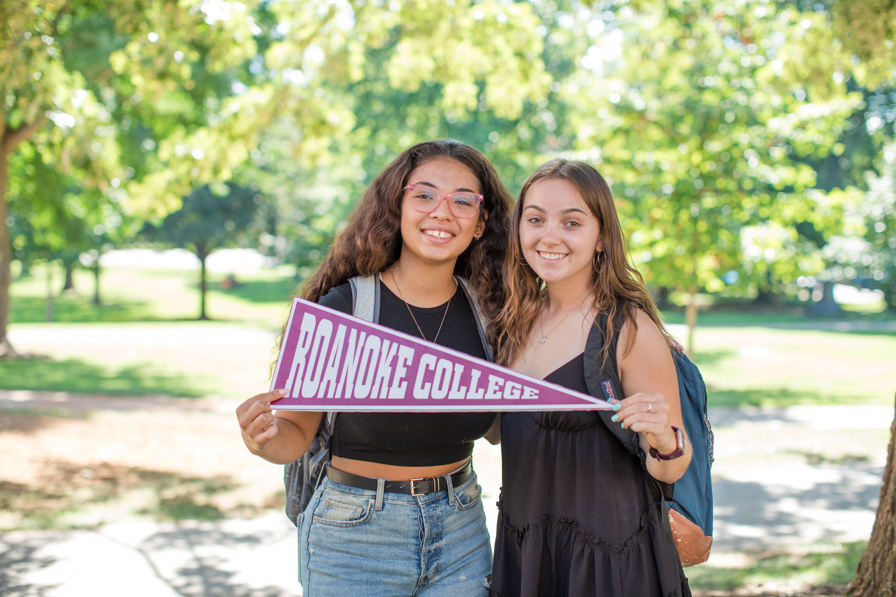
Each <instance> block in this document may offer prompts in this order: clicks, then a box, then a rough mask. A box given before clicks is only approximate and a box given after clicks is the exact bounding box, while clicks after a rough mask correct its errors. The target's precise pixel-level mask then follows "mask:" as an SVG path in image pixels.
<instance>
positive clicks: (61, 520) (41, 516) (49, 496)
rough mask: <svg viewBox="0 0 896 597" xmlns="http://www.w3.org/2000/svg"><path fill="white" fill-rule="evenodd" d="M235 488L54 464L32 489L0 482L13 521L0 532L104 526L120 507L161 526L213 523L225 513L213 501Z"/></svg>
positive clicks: (113, 467) (108, 467)
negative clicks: (174, 522)
mask: <svg viewBox="0 0 896 597" xmlns="http://www.w3.org/2000/svg"><path fill="white" fill-rule="evenodd" d="M237 487H238V484H237V482H236V481H235V480H234V479H232V478H231V477H230V476H216V477H195V476H188V475H182V474H178V473H175V472H171V471H157V470H149V469H141V468H131V467H127V466H124V465H120V464H110V463H107V462H101V463H98V464H94V465H91V466H90V467H83V466H74V465H72V464H71V463H66V462H56V463H48V464H47V468H46V469H45V470H44V472H43V474H42V475H41V477H40V480H39V482H37V483H35V484H33V485H23V484H20V483H13V482H10V481H0V510H4V511H8V512H11V513H14V514H15V517H16V518H17V519H18V520H17V521H6V520H5V521H4V522H5V523H6V524H5V525H4V526H7V525H9V523H10V522H12V524H11V525H10V526H12V527H13V528H17V529H52V528H56V529H58V528H78V527H94V526H97V525H100V524H103V523H106V522H110V521H109V520H105V519H104V517H105V516H108V515H109V513H110V512H115V511H116V510H118V509H120V508H121V507H128V508H129V509H130V508H133V510H132V511H133V512H134V513H136V514H140V515H143V516H148V517H150V518H153V519H156V520H161V521H170V520H217V519H221V518H224V517H225V516H226V513H225V512H224V511H222V510H221V508H220V507H219V506H218V505H216V504H215V498H216V497H218V496H221V495H222V494H225V493H227V492H230V491H233V490H234V489H236V488H237ZM122 504H126V506H122ZM112 516H115V514H112ZM7 530H10V529H7Z"/></svg>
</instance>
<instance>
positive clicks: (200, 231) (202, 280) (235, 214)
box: [144, 183, 264, 320]
mask: <svg viewBox="0 0 896 597" xmlns="http://www.w3.org/2000/svg"><path fill="white" fill-rule="evenodd" d="M222 186H223V187H224V188H222V189H220V191H222V194H221V195H217V194H216V193H214V192H213V191H212V189H211V188H210V187H209V185H205V186H202V187H200V188H199V189H197V190H195V191H193V192H192V193H190V194H189V195H187V196H186V197H184V199H183V202H182V204H181V207H180V209H178V210H177V211H175V212H172V213H170V214H168V216H166V217H165V219H164V220H163V221H162V223H161V225H160V226H158V227H155V226H147V227H146V228H145V229H144V236H145V238H146V239H147V240H150V241H156V242H161V243H163V244H166V245H170V246H172V247H178V248H185V249H188V250H190V251H192V252H193V254H194V255H196V257H197V258H198V259H199V268H200V269H199V319H202V320H205V319H209V316H208V313H207V310H206V294H207V291H208V281H207V276H206V259H208V256H209V255H210V254H211V253H212V251H214V250H215V249H220V248H223V247H231V246H237V245H240V244H243V245H244V246H245V245H247V244H253V245H254V244H257V242H250V241H254V240H255V237H257V233H258V231H257V230H256V229H255V226H254V224H255V222H256V214H257V212H258V207H259V206H260V205H261V204H262V203H263V201H264V198H263V197H262V196H261V195H259V194H258V192H257V191H256V190H254V189H251V188H244V187H239V186H237V185H235V184H232V183H227V184H225V185H222Z"/></svg>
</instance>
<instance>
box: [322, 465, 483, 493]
mask: <svg viewBox="0 0 896 597" xmlns="http://www.w3.org/2000/svg"><path fill="white" fill-rule="evenodd" d="M324 471H325V472H326V473H327V476H328V477H329V478H330V479H332V480H334V481H336V482H337V483H342V484H343V485H348V486H349V487H357V488H358V489H369V490H371V491H376V490H377V483H378V480H377V479H374V478H372V477H362V476H361V475H353V474H352V473H347V472H345V471H340V470H339V469H335V468H333V467H331V466H330V465H329V464H328V465H327V466H326V467H324ZM472 473H473V463H472V462H468V463H467V464H465V465H464V467H463V468H462V469H460V470H459V471H457V472H456V473H454V474H453V475H451V485H452V486H453V487H458V486H460V485H461V484H463V482H464V481H466V480H467V479H469V478H470V475H471V474H472ZM443 489H448V482H447V481H445V478H444V476H442V477H433V478H431V479H409V480H407V481H390V480H388V479H386V483H385V485H384V488H383V490H384V491H385V492H386V493H409V494H411V495H413V496H418V495H426V494H428V493H434V492H436V491H442V490H443Z"/></svg>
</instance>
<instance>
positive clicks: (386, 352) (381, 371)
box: [370, 340, 398, 398]
mask: <svg viewBox="0 0 896 597" xmlns="http://www.w3.org/2000/svg"><path fill="white" fill-rule="evenodd" d="M397 351H398V343H397V342H389V341H388V340H383V349H382V350H381V351H380V362H379V365H377V368H376V376H375V377H374V378H373V389H372V390H371V391H370V397H371V398H385V397H386V394H387V393H388V391H389V378H391V377H392V359H393V358H395V353H396V352H397Z"/></svg>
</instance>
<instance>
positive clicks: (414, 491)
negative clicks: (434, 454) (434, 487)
mask: <svg viewBox="0 0 896 597" xmlns="http://www.w3.org/2000/svg"><path fill="white" fill-rule="evenodd" d="M417 481H426V478H425V477H420V478H417V479H411V480H410V484H411V497H422V496H424V495H426V494H425V493H417V489H416V488H415V487H414V483H416V482H417Z"/></svg>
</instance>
